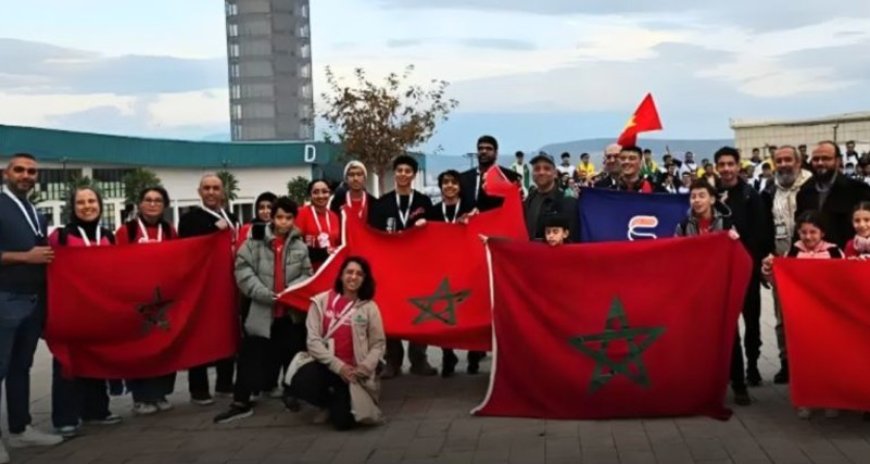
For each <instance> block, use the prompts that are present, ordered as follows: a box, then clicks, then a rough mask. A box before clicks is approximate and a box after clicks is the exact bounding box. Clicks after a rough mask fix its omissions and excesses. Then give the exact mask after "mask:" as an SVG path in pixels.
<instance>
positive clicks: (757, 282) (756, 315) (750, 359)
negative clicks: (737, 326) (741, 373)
mask: <svg viewBox="0 0 870 464" xmlns="http://www.w3.org/2000/svg"><path fill="white" fill-rule="evenodd" d="M743 324H744V326H745V329H746V332H745V334H744V335H743V347H744V349H745V351H746V361H747V364H748V365H750V366H754V365H757V364H758V359H759V358H760V357H761V276H760V275H759V273H758V272H754V273H753V275H752V279H751V280H750V281H749V287H748V288H747V290H746V299H745V300H744V302H743Z"/></svg>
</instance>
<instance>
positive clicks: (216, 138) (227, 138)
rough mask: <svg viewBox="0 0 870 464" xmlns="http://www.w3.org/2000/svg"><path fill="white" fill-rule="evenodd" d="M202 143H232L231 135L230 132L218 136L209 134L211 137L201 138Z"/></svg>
mask: <svg viewBox="0 0 870 464" xmlns="http://www.w3.org/2000/svg"><path fill="white" fill-rule="evenodd" d="M200 141H203V142H229V141H230V133H229V132H222V133H217V134H209V135H206V136H204V137H202V138H200Z"/></svg>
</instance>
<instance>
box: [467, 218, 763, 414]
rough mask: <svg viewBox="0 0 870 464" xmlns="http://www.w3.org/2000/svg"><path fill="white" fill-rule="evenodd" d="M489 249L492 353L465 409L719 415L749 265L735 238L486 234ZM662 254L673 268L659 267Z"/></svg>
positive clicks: (723, 398) (722, 408)
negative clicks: (481, 393) (559, 243)
mask: <svg viewBox="0 0 870 464" xmlns="http://www.w3.org/2000/svg"><path fill="white" fill-rule="evenodd" d="M488 251H489V262H490V265H489V268H490V279H491V286H490V289H491V293H490V297H491V298H492V308H493V329H494V335H493V336H494V342H493V345H494V361H493V369H492V373H491V377H490V386H489V391H488V393H487V395H486V398H485V399H484V401H483V403H482V404H481V405H480V406H479V407H478V408H477V409H476V410H475V411H474V412H475V413H476V414H478V415H486V416H512V417H538V418H546V419H609V418H636V417H656V416H684V415H708V416H712V417H716V418H727V417H729V415H730V411H729V410H727V409H726V408H725V406H724V401H725V394H726V389H727V385H728V377H729V366H730V360H731V348H732V344H733V340H734V333H735V331H736V330H737V318H738V317H739V314H740V310H741V308H742V306H743V295H744V293H745V291H746V285H747V283H748V282H749V277H750V273H751V262H750V259H749V256H748V255H747V253H746V251H745V250H744V249H743V246H742V245H741V244H740V242H739V241H735V240H732V239H730V238H729V237H728V236H727V235H725V234H717V235H711V236H705V237H699V238H689V239H686V238H681V239H670V240H655V241H645V242H638V243H606V244H594V245H568V246H564V247H557V248H553V247H548V246H546V245H542V244H538V243H526V242H510V241H505V240H489V242H488ZM663 263H679V266H680V268H681V270H683V271H684V272H682V273H681V274H680V275H679V276H676V275H675V274H672V273H669V272H662V266H663Z"/></svg>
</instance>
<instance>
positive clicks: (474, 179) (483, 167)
mask: <svg viewBox="0 0 870 464" xmlns="http://www.w3.org/2000/svg"><path fill="white" fill-rule="evenodd" d="M497 160H498V141H497V140H496V139H495V137H493V136H491V135H483V136H481V137H480V138H479V139H477V168H476V169H469V170H468V171H465V172H463V173H462V177H461V178H460V179H459V183H460V185H461V190H462V202H463V203H465V204H466V205H469V206H473V207H475V208H477V210H478V211H480V212H484V211H488V210H491V209H494V208H498V207H500V206H501V205H502V203H504V200H503V199H502V198H499V197H493V196H489V194H487V193H486V191H485V190H484V188H483V179H484V177H483V175H484V173H486V171H487V170H489V168H491V167H493V166H496V161H497ZM498 168H499V169H501V173H502V175H504V177H505V178H506V179H507V180H508V181H509V182H511V183H513V184H516V183H518V182H520V175H519V174H517V173H516V172H514V171H513V170H512V169H506V168H503V167H501V166H498Z"/></svg>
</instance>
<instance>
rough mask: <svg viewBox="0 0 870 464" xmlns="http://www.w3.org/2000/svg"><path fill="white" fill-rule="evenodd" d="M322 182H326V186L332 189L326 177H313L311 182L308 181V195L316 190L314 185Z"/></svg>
mask: <svg viewBox="0 0 870 464" xmlns="http://www.w3.org/2000/svg"><path fill="white" fill-rule="evenodd" d="M320 182H323V183H324V184H326V188H328V189H329V190H330V191H332V188H331V187H330V186H329V182H327V180H326V179H313V180H312V181H311V182H309V183H308V196H309V197H310V196H311V192H313V191H314V186H315V185H317V184H319V183H320Z"/></svg>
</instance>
